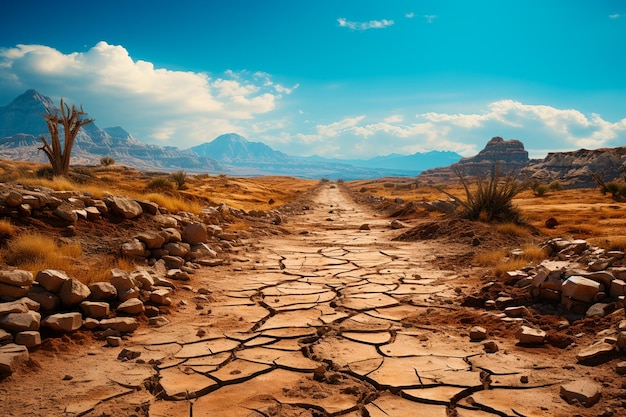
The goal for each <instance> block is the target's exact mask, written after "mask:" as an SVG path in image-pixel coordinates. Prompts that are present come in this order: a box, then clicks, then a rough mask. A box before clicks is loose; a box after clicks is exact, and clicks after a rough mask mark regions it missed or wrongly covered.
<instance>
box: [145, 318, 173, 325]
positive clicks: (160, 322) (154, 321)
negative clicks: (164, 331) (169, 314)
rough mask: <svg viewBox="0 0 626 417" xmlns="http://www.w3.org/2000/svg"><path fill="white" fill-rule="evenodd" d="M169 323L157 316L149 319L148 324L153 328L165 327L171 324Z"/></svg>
mask: <svg viewBox="0 0 626 417" xmlns="http://www.w3.org/2000/svg"><path fill="white" fill-rule="evenodd" d="M169 322H170V321H169V320H168V319H166V318H165V317H163V316H155V317H150V318H149V319H148V324H149V325H150V326H153V327H163V326H165V325H166V324H169Z"/></svg>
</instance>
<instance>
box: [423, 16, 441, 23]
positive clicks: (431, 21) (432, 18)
mask: <svg viewBox="0 0 626 417" xmlns="http://www.w3.org/2000/svg"><path fill="white" fill-rule="evenodd" d="M438 17H439V16H437V15H436V14H425V15H424V19H426V21H427V22H428V23H433V22H434V21H435V19H437V18H438Z"/></svg>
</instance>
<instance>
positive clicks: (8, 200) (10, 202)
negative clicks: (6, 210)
mask: <svg viewBox="0 0 626 417" xmlns="http://www.w3.org/2000/svg"><path fill="white" fill-rule="evenodd" d="M22 201H23V197H22V194H20V193H18V192H17V191H9V193H8V194H7V195H6V197H4V205H5V206H7V207H11V208H15V207H17V206H19V205H20V204H22Z"/></svg>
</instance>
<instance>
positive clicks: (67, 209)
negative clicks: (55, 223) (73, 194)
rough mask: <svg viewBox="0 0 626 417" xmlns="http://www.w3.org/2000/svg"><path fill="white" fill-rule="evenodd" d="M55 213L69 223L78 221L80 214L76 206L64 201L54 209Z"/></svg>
mask: <svg viewBox="0 0 626 417" xmlns="http://www.w3.org/2000/svg"><path fill="white" fill-rule="evenodd" d="M53 213H54V215H55V216H57V217H58V218H60V219H61V220H63V221H66V222H68V223H76V222H77V221H78V214H77V213H76V208H74V207H73V206H72V205H71V204H67V203H63V204H61V205H60V206H58V207H57V208H55V209H54V211H53Z"/></svg>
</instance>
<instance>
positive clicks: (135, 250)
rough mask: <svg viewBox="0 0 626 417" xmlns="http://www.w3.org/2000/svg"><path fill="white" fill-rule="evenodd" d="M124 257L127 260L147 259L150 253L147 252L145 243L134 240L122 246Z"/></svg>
mask: <svg viewBox="0 0 626 417" xmlns="http://www.w3.org/2000/svg"><path fill="white" fill-rule="evenodd" d="M120 250H121V253H122V256H123V257H126V258H141V257H143V258H146V257H148V256H150V251H148V250H146V245H145V243H143V242H141V241H139V240H138V239H132V240H131V241H129V242H126V243H124V244H122V248H121V249H120Z"/></svg>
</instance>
